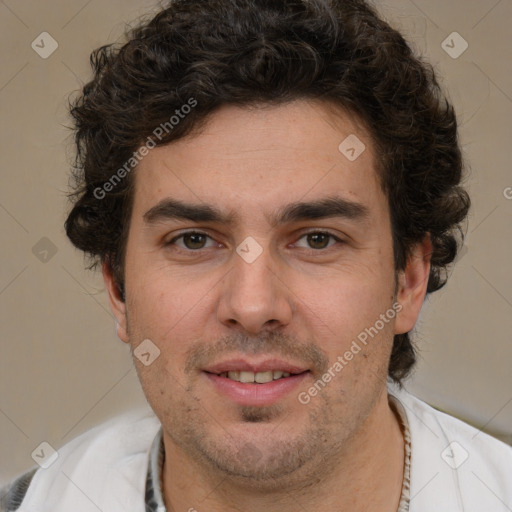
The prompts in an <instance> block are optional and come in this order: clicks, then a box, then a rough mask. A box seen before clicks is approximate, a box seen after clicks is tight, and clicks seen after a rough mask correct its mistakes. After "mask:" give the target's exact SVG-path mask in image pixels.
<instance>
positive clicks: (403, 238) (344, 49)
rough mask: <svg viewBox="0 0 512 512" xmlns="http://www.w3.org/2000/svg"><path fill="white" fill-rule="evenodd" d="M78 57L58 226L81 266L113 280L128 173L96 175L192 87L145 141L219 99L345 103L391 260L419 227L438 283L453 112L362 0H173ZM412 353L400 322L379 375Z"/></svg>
mask: <svg viewBox="0 0 512 512" xmlns="http://www.w3.org/2000/svg"><path fill="white" fill-rule="evenodd" d="M91 65H92V68H93V71H94V76H93V79H92V80H91V81H90V82H89V83H87V84H86V85H85V86H84V87H83V90H82V91H81V94H80V96H79V97H78V98H77V99H75V100H74V101H73V102H72V104H71V105H70V111H71V115H72V117H73V119H74V125H75V142H76V148H77V158H76V163H75V168H74V173H73V175H74V178H75V181H74V184H73V193H72V194H71V198H72V200H73V207H72V209H71V211H70V213H69V216H68V218H67V221H66V232H67V235H68V237H69V238H70V240H71V241H72V242H73V244H74V245H75V246H76V247H78V248H80V249H82V250H83V251H85V252H86V253H87V254H88V255H90V256H91V257H92V262H93V263H92V266H94V264H96V263H98V262H107V263H109V264H110V265H111V267H112V270H113V272H114V276H115V278H116V281H117V283H118V286H119V287H120V289H121V290H123V275H124V272H123V268H124V253H125V249H126V238H127V232H128V227H129V221H130V214H131V208H132V201H133V173H129V172H124V173H122V178H123V179H120V180H118V182H116V183H115V186H112V187H109V188H108V190H107V188H106V187H105V184H106V183H107V182H109V180H110V183H111V180H112V177H113V175H114V174H115V173H116V170H117V173H118V177H119V176H120V174H119V173H120V172H121V166H123V164H125V163H126V162H127V161H129V159H130V158H132V157H133V156H134V152H135V151H136V150H137V149H138V148H140V147H141V145H142V144H143V142H144V141H145V140H147V137H151V136H152V134H154V131H155V128H156V127H158V126H159V125H162V124H163V123H167V125H169V116H170V115H172V114H173V113H174V112H176V113H178V109H180V107H182V106H183V105H185V104H187V102H190V99H191V98H193V99H194V101H195V102H196V104H195V105H194V108H193V109H190V112H189V113H188V115H186V116H180V121H179V122H178V123H176V124H175V125H173V126H172V128H171V127H169V129H168V130H166V132H165V133H164V134H163V136H162V137H161V138H159V140H158V143H157V144H158V145H162V144H168V143H170V142H171V141H175V140H177V139H179V138H182V137H184V136H185V135H187V134H189V133H191V132H192V130H193V129H195V128H197V127H198V126H199V125H201V123H204V122H205V121H206V120H207V118H208V116H209V115H211V114H212V113H214V112H215V111H216V110H217V109H218V108H219V107H220V106H222V105H227V104H231V105H241V106H248V105H250V104H282V103H285V102H288V101H292V100H295V99H301V98H302V99H318V100H323V101H327V102H329V103H331V104H333V105H338V106H341V107H343V108H344V109H348V110H349V111H351V112H353V113H355V114H356V115H357V116H358V117H359V118H360V119H361V120H362V121H363V122H364V123H365V124H366V126H367V127H368V129H369V131H370V134H371V136H372V140H373V143H374V145H375V147H376V149H377V152H376V154H378V155H379V157H380V162H378V165H379V169H378V172H379V175H380V178H381V183H382V187H383V190H384V191H385V193H386V194H387V197H388V199H389V206H390V212H391V222H392V231H393V245H394V254H395V268H396V270H397V271H399V270H402V269H404V268H405V265H406V261H407V258H408V256H409V254H410V249H411V248H412V246H413V245H414V244H415V243H417V242H419V241H421V240H422V239H423V238H424V236H425V235H426V234H427V233H428V234H430V237H431V242H432V246H433V250H432V256H431V270H430V276H429V282H428V289H427V293H430V292H433V291H435V290H438V289H439V288H441V287H442V286H443V285H444V284H445V282H446V279H447V266H448V265H449V264H450V263H452V262H453V261H454V259H455V256H456V254H457V250H458V244H457V241H458V238H460V237H459V235H462V231H461V223H462V221H463V220H464V219H465V217H466V215H467V212H468V209H469V204H470V201H469V197H468V195H467V193H466V192H465V191H464V189H463V188H461V186H460V183H461V178H462V172H463V162H462V158H461V151H460V148H459V144H458V140H457V122H456V117H455V114H454V110H453V108H452V106H451V105H450V104H449V103H448V101H447V100H446V99H445V98H444V97H443V95H442V93H441V91H440V88H439V85H438V83H437V80H436V77H435V73H434V71H433V69H432V67H431V66H430V65H428V64H426V63H425V62H423V61H422V60H421V59H420V58H418V57H416V56H415V55H414V53H413V52H412V51H411V49H410V47H409V46H408V44H407V43H406V42H405V40H404V39H403V37H402V36H401V35H400V34H399V33H398V32H397V31H396V30H394V29H392V28H391V27H390V26H389V25H388V24H387V23H385V22H384V21H383V20H381V19H380V18H379V16H378V15H377V13H376V12H375V10H374V9H373V8H372V7H371V6H369V5H368V4H367V3H366V2H365V1H363V0H330V1H329V0H174V1H171V2H169V4H168V6H167V8H165V9H164V10H162V11H160V12H159V13H158V14H157V15H156V16H155V17H154V18H153V19H151V20H150V21H148V22H145V23H142V24H140V25H139V26H137V27H136V28H134V29H131V30H130V31H128V32H127V42H125V43H124V44H118V45H106V46H103V47H101V48H99V49H97V50H95V51H94V52H93V53H92V54H91ZM125 170H126V168H125ZM98 190H102V192H101V197H98V196H99V195H100V194H99V193H98ZM122 293H124V292H123V291H122ZM415 359H416V355H415V349H414V347H413V345H412V343H411V340H410V337H409V333H406V334H400V335H395V339H394V345H393V350H392V354H391V359H390V364H389V376H390V377H391V378H392V379H393V380H395V381H396V382H401V380H402V379H403V378H404V377H405V376H407V375H408V374H409V372H410V370H411V368H412V367H413V365H414V363H415Z"/></svg>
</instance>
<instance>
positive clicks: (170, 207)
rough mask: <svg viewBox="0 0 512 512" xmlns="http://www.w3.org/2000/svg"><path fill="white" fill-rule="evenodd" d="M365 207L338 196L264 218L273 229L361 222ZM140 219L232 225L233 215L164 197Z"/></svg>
mask: <svg viewBox="0 0 512 512" xmlns="http://www.w3.org/2000/svg"><path fill="white" fill-rule="evenodd" d="M369 214H370V210H369V208H368V207H367V206H365V205H363V204H361V203H358V202H355V201H350V200H348V199H344V198H341V197H337V196H335V197H327V198H324V199H318V200H314V201H308V202H295V203H290V204H287V205H286V206H284V207H282V208H280V209H279V210H277V212H275V213H272V214H270V215H267V216H266V218H267V220H268V222H269V224H270V225H271V226H272V227H275V226H278V225H280V224H287V223H292V222H297V221H304V220H315V219H325V218H331V217H341V218H345V219H348V220H353V221H359V222H363V221H364V220H366V219H367V218H368V217H369ZM143 219H144V221H145V222H146V223H147V224H156V223H158V222H163V221H166V220H170V219H175V220H190V221H192V222H213V223H219V224H226V225H232V224H234V223H235V220H236V214H235V213H234V212H230V213H223V212H222V211H221V210H219V209H218V208H217V207H216V206H213V205H208V204H193V203H185V202H183V201H179V200H177V199H172V198H166V199H163V200H162V201H160V202H159V203H158V204H156V205H155V206H153V207H152V208H150V209H149V210H148V211H147V212H146V213H145V214H144V215H143Z"/></svg>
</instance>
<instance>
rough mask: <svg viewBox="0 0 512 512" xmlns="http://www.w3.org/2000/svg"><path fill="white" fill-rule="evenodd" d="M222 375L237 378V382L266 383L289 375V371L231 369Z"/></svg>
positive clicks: (232, 378)
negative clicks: (255, 371)
mask: <svg viewBox="0 0 512 512" xmlns="http://www.w3.org/2000/svg"><path fill="white" fill-rule="evenodd" d="M220 376H221V377H226V378H228V379H231V380H235V381H237V382H243V383H246V384H253V383H255V382H256V383H258V384H266V383H267V382H272V381H273V380H278V379H281V378H284V377H289V376H290V373H289V372H283V371H281V370H274V371H271V370H270V371H268V372H257V373H254V372H246V371H240V372H238V371H230V372H223V373H221V374H220Z"/></svg>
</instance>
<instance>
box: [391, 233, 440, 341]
mask: <svg viewBox="0 0 512 512" xmlns="http://www.w3.org/2000/svg"><path fill="white" fill-rule="evenodd" d="M431 256H432V242H431V241H430V235H429V234H428V233H427V234H426V235H425V237H424V238H423V240H422V241H421V242H419V243H417V244H416V245H415V246H414V247H413V249H412V252H411V254H410V257H409V258H408V260H407V264H406V267H405V269H404V270H402V271H400V272H399V274H398V289H397V302H399V303H400V304H401V306H402V309H401V310H400V312H399V313H398V315H397V317H396V322H395V334H403V333H406V332H409V331H411V330H412V329H413V328H414V325H415V324H416V320H417V319H418V316H419V314H420V310H421V306H422V305H423V301H424V300H425V295H426V293H427V284H428V278H429V274H430V258H431Z"/></svg>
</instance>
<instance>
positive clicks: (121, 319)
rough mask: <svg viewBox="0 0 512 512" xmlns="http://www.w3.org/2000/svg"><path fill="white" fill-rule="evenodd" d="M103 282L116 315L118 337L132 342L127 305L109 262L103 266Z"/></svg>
mask: <svg viewBox="0 0 512 512" xmlns="http://www.w3.org/2000/svg"><path fill="white" fill-rule="evenodd" d="M102 274H103V281H104V282H105V287H106V289H107V293H108V300H109V304H110V310H111V311H112V313H113V314H114V317H115V322H116V331H117V336H118V337H119V339H120V340H122V341H124V342H125V343H128V342H129V341H130V339H129V336H128V328H127V320H126V303H125V300H124V298H123V297H122V294H121V291H120V289H119V286H118V283H117V282H116V279H115V277H114V274H113V272H112V267H111V265H110V263H109V262H108V261H105V262H103V265H102Z"/></svg>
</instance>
